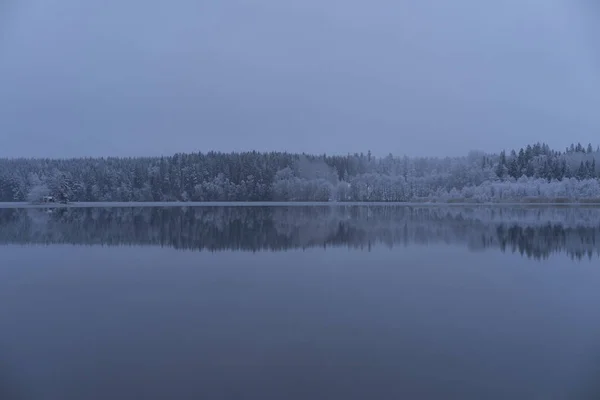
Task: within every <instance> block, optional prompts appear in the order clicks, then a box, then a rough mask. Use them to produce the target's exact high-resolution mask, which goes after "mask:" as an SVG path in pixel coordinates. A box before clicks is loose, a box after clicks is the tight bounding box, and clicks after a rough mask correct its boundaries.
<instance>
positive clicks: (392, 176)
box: [0, 143, 600, 202]
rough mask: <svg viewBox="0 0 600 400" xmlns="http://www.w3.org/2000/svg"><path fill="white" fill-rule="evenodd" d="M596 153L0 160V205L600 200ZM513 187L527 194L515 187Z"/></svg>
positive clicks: (532, 150) (533, 150) (534, 149)
mask: <svg viewBox="0 0 600 400" xmlns="http://www.w3.org/2000/svg"><path fill="white" fill-rule="evenodd" d="M599 155H600V151H599V150H598V149H596V150H594V149H593V148H592V146H591V145H588V146H582V145H581V144H577V145H571V146H570V147H568V148H567V149H565V151H555V150H551V149H550V148H549V146H548V145H546V144H542V143H536V144H534V145H529V146H526V147H525V148H522V149H519V150H518V151H511V152H510V153H508V154H507V153H506V152H504V151H503V152H501V153H499V154H484V153H479V152H471V153H469V154H468V155H467V156H464V157H452V158H450V157H447V158H409V157H394V156H392V155H389V156H387V157H383V158H378V157H373V156H372V155H371V154H370V152H367V153H366V154H353V155H346V156H328V155H325V154H324V155H320V156H315V155H306V154H292V153H279V152H270V153H260V152H244V153H217V152H209V153H206V154H205V153H192V154H175V155H173V156H170V157H143V158H78V159H65V160H63V159H57V160H54V159H0V201H37V200H39V199H40V198H42V197H44V196H55V197H61V198H63V197H64V198H67V199H68V200H70V201H86V202H95V201H415V200H422V199H425V200H427V199H429V200H436V199H441V200H444V199H446V200H448V199H449V200H456V199H462V198H465V199H475V200H477V199H479V200H481V199H483V200H485V201H495V200H507V199H511V198H522V197H525V196H534V197H536V196H537V197H550V196H555V197H556V196H558V197H567V198H570V199H580V198H600V186H599V185H598V177H599V176H600V166H599V165H597V158H598V157H599ZM563 182H567V183H566V184H563ZM503 184H506V185H509V186H510V187H509V188H508V189H507V188H505V187H504V186H502V185H503ZM511 185H512V186H511ZM519 185H521V186H526V187H528V188H526V189H518V190H516V189H515V188H517V187H519ZM531 187H534V188H535V189H531ZM480 188H485V190H484V189H481V190H484V193H480V192H481V190H480ZM513 189H515V190H513ZM525 192H527V193H525Z"/></svg>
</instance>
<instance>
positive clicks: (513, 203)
mask: <svg viewBox="0 0 600 400" xmlns="http://www.w3.org/2000/svg"><path fill="white" fill-rule="evenodd" d="M311 206H312V207H324V206H330V207H345V206H377V207H385V206H396V207H399V206H402V207H600V201H585V200H584V201H572V202H564V201H560V202H553V201H539V200H538V201H510V202H433V201H423V202H419V201H416V202H415V201H413V202H311V201H307V202H294V201H289V202H276V201H273V202H269V201H260V202H259V201H256V202H244V201H237V202H231V201H223V202H191V201H190V202H179V201H168V202H167V201H165V202H161V201H148V202H134V201H132V202H117V201H115V202H75V203H69V204H60V203H48V204H31V203H27V202H0V209H8V208H31V209H48V208H132V207H311Z"/></svg>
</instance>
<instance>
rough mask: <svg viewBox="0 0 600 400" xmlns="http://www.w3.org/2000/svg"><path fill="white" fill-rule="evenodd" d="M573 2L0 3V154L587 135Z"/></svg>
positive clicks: (586, 19) (435, 146)
mask: <svg viewBox="0 0 600 400" xmlns="http://www.w3.org/2000/svg"><path fill="white" fill-rule="evenodd" d="M599 9H600V7H598V6H597V5H596V4H594V2H591V1H584V0H581V1H580V0H577V1H572V0H571V1H569V0H505V1H502V2H481V1H477V0H456V1H454V2H446V1H442V0H437V1H436V0H423V1H419V2H416V1H409V0H403V1H398V0H396V1H391V0H375V1H372V2H362V1H357V0H346V1H341V0H306V1H303V2H300V3H299V2H292V3H290V2H280V1H276V0H256V1H244V0H236V1H228V2H218V1H199V2H198V1H186V0H181V1H179V2H176V3H162V2H151V3H148V2H142V1H139V0H126V1H121V2H118V4H117V3H110V4H107V3H102V2H98V3H94V2H92V3H90V2H81V1H78V0H30V1H27V2H18V1H16V0H12V1H11V0H8V1H6V0H5V1H4V2H3V4H2V5H0V88H2V89H1V90H0V157H18V156H26V157H72V156H107V155H116V156H130V155H131V156H136V155H160V154H171V153H174V152H189V151H208V150H222V151H241V150H253V149H256V150H286V151H294V152H311V153H318V154H321V153H324V152H326V153H329V154H331V153H340V154H346V153H348V152H351V153H352V152H360V151H365V152H366V151H367V150H371V151H372V152H373V153H374V154H376V155H385V154H387V153H389V152H392V153H394V154H396V155H403V154H407V155H434V156H442V155H460V154H466V152H467V151H468V150H471V149H478V150H484V151H490V152H492V151H493V152H496V151H499V150H501V149H503V148H507V149H511V148H519V147H521V146H523V145H526V144H527V143H530V142H534V141H538V140H539V141H545V142H547V143H548V144H549V145H550V146H552V147H557V148H563V147H564V146H566V145H568V144H570V143H571V142H573V141H575V142H577V141H580V142H582V143H587V142H593V143H595V142H596V141H597V139H596V138H597V135H596V134H597V132H598V129H599V128H600V115H599V114H598V113H597V112H596V111H597V110H596V107H597V104H599V103H600V90H599V89H600V78H599V73H598V72H599V71H600V62H599V61H600V58H599V57H598V56H599V53H598V50H597V49H596V46H595V41H594V38H595V37H598V33H599V32H598V29H597V28H596V26H597V25H598V16H599V15H600V10H599Z"/></svg>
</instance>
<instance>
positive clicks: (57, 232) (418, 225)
mask: <svg viewBox="0 0 600 400" xmlns="http://www.w3.org/2000/svg"><path fill="white" fill-rule="evenodd" d="M439 243H444V244H453V245H458V246H466V247H468V248H469V249H470V250H473V251H480V250H484V249H499V250H501V251H503V252H511V253H518V254H521V255H523V256H525V257H528V258H534V259H545V258H548V257H550V255H552V254H553V253H566V254H568V255H570V256H571V257H572V258H574V259H583V258H592V257H594V258H597V257H598V255H599V254H600V210H599V209H598V208H595V207H594V208H570V207H567V208H508V207H507V208H504V207H501V208H485V209H484V208H463V207H461V208H444V207H402V206H339V207H330V206H321V207H165V208H159V207H141V208H140V207H138V208H110V209H109V208H104V209H103V208H58V209H53V210H42V209H31V208H30V209H0V244H41V245H47V244H76V245H107V246H123V245H128V246H166V247H172V248H175V249H180V250H197V251H285V250H293V249H306V248H315V247H321V248H328V247H348V248H352V249H362V250H365V251H368V250H370V249H371V248H372V246H388V247H395V246H408V245H430V244H439Z"/></svg>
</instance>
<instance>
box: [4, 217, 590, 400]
mask: <svg viewBox="0 0 600 400" xmlns="http://www.w3.org/2000/svg"><path fill="white" fill-rule="evenodd" d="M599 252H600V209H598V208H584V207H579V208H574V207H564V208H551V207H494V208H491V207H487V208H486V207H472V208H466V207H448V208H444V207H401V206H348V207H344V206H320V207H190V208H179V207H169V208H156V207H145V208H110V209H108V208H107V209H102V208H67V209H54V210H43V209H0V257H1V260H2V261H1V263H0V398H1V399H43V400H46V399H47V400H54V399H56V400H59V399H60V400H65V399H167V398H172V399H401V398H405V399H587V398H590V399H594V398H600V383H599V382H600V318H599V315H600V314H599V310H600V262H599V261H600V258H599Z"/></svg>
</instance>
